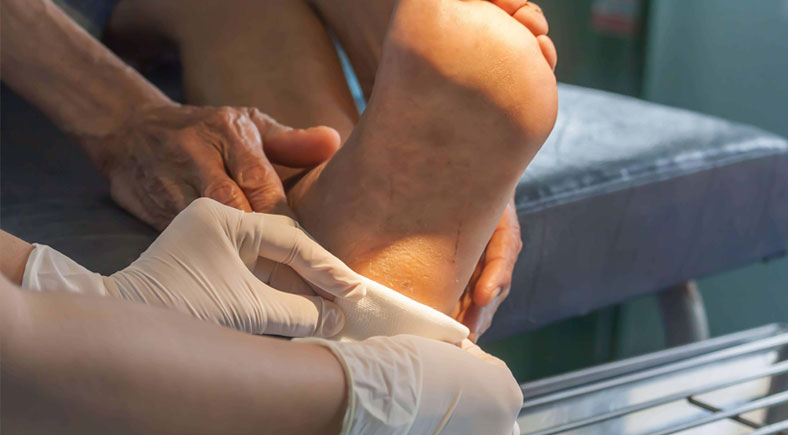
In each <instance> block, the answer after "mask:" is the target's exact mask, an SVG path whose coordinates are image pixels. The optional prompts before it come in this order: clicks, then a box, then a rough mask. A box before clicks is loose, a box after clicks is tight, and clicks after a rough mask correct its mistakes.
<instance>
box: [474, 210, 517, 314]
mask: <svg viewBox="0 0 788 435" xmlns="http://www.w3.org/2000/svg"><path fill="white" fill-rule="evenodd" d="M522 246H523V242H522V239H521V234H520V221H519V220H518V217H517V211H516V208H515V205H514V199H512V200H511V201H509V203H508V204H507V205H506V209H505V210H504V213H503V216H501V220H500V221H499V222H498V227H496V229H495V232H494V233H493V235H492V238H490V242H489V243H488V244H487V249H486V250H485V252H484V266H483V268H482V273H481V276H480V277H479V280H478V281H477V282H476V286H475V287H474V289H473V293H474V294H473V300H474V303H475V304H476V305H479V306H481V307H483V306H486V305H487V304H489V303H490V302H491V301H492V300H493V299H495V298H496V297H497V296H499V295H501V294H503V295H504V297H506V295H508V293H509V288H510V286H511V281H512V274H513V273H514V266H515V263H516V262H517V258H518V256H519V254H520V251H521V250H522Z"/></svg>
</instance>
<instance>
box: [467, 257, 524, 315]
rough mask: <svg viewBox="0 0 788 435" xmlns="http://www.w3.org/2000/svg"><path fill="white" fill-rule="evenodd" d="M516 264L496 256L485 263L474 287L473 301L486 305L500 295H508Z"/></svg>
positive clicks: (482, 305) (481, 305)
mask: <svg viewBox="0 0 788 435" xmlns="http://www.w3.org/2000/svg"><path fill="white" fill-rule="evenodd" d="M513 272H514V265H513V264H512V263H511V262H510V261H509V260H508V259H504V258H496V259H494V260H492V261H488V262H487V263H485V265H484V269H483V270H482V275H481V277H479V281H478V282H477V284H476V287H475V288H474V289H473V303H474V304H476V305H478V306H480V307H484V306H487V305H488V304H489V303H490V302H492V301H493V300H494V299H495V298H497V297H498V296H501V295H503V296H504V297H505V296H507V295H508V293H509V288H510V283H511V280H512V273H513Z"/></svg>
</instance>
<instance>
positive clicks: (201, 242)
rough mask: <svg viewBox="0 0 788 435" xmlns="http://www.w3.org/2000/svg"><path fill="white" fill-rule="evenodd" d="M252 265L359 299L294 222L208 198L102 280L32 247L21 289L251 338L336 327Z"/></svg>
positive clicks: (321, 308) (317, 301)
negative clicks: (79, 297) (92, 300)
mask: <svg viewBox="0 0 788 435" xmlns="http://www.w3.org/2000/svg"><path fill="white" fill-rule="evenodd" d="M258 260H260V262H264V261H265V262H267V264H268V265H269V266H270V264H274V265H275V266H277V265H286V266H289V267H290V268H292V269H293V270H295V271H296V272H297V273H298V274H299V275H300V277H301V278H303V280H304V281H306V282H307V283H309V285H311V286H312V287H313V288H314V289H315V290H316V291H318V292H319V291H324V292H326V293H327V294H328V295H329V297H330V295H334V296H338V297H342V298H346V299H352V300H358V299H360V298H362V297H363V296H364V294H365V288H364V286H363V284H362V282H361V280H360V279H359V278H358V276H357V275H356V273H355V272H353V271H352V270H351V269H350V268H348V267H347V266H346V265H345V264H344V263H342V262H341V261H340V260H339V259H337V258H336V257H334V256H333V255H331V254H330V253H329V252H328V251H326V250H325V249H323V248H322V247H321V246H320V245H319V244H317V243H316V242H315V241H313V240H312V239H310V238H309V236H307V234H306V233H304V232H303V231H302V230H301V229H300V228H299V227H298V224H297V223H296V222H295V221H294V220H292V219H290V218H288V217H286V216H279V215H268V214H259V213H245V212H242V211H240V210H236V209H234V208H231V207H227V206H225V205H222V204H220V203H219V202H216V201H214V200H211V199H207V198H201V199H197V200H195V201H194V202H192V203H191V205H189V206H188V207H187V208H186V209H185V210H183V211H182V212H181V213H180V214H179V215H178V216H176V217H175V219H174V220H173V221H172V223H171V224H170V225H169V226H168V227H167V229H165V230H164V232H163V233H162V234H161V235H160V236H159V237H158V238H157V239H156V241H154V242H153V244H152V245H151V246H150V247H149V248H148V249H147V250H146V251H145V252H143V253H142V255H140V257H139V258H138V259H137V260H136V261H134V263H132V264H131V265H130V266H129V267H127V268H125V269H123V270H121V271H120V272H117V273H114V274H112V275H111V276H108V277H105V276H101V275H99V274H97V273H93V272H90V271H88V270H87V269H85V268H84V267H82V266H80V265H78V264H77V263H75V262H74V261H73V260H71V259H69V258H68V257H66V256H65V255H63V254H60V253H59V252H57V251H55V250H54V249H52V248H49V247H47V246H42V245H37V246H36V247H35V249H34V250H33V252H32V253H31V255H30V258H29V259H28V262H27V266H26V268H25V274H24V278H23V281H22V286H23V287H24V288H29V289H33V290H42V289H43V290H54V291H57V290H65V291H79V292H82V293H93V294H99V295H108V296H112V297H116V298H120V299H126V300H130V301H138V302H143V303H145V304H148V305H156V306H163V307H168V308H174V309H177V310H179V311H182V312H185V313H188V314H190V315H192V316H194V317H197V318H200V319H204V320H209V321H213V322H217V323H220V324H222V325H225V326H229V327H232V328H235V329H238V330H241V331H244V332H248V333H253V334H272V335H283V336H289V337H306V336H319V337H330V336H332V335H334V334H336V333H337V332H338V331H339V330H340V329H341V328H342V326H343V324H344V315H343V314H342V311H341V310H340V309H339V307H338V306H336V305H335V304H334V303H332V302H329V301H327V300H325V299H324V298H322V297H320V296H317V295H315V294H312V295H303V294H300V295H299V294H293V293H287V292H282V291H279V290H277V289H275V288H272V287H271V286H269V285H268V284H266V283H264V282H263V281H261V280H260V279H258V278H257V277H255V275H254V274H253V273H252V270H254V268H255V265H257V263H258ZM269 269H270V267H269ZM274 269H276V267H274ZM282 270H290V269H288V268H282ZM269 272H270V271H269ZM268 275H269V277H270V276H271V273H269V274H268ZM280 275H282V274H280ZM285 275H286V274H285ZM286 276H289V275H286ZM296 279H299V281H300V278H297V277H296ZM279 281H282V279H281V278H280V279H279ZM291 284H292V285H288V286H290V287H298V286H299V285H301V286H303V282H300V284H299V283H291Z"/></svg>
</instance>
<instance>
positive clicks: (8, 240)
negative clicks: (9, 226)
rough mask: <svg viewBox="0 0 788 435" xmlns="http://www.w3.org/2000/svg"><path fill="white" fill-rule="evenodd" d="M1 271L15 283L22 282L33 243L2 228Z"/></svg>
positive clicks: (0, 237) (0, 244)
mask: <svg viewBox="0 0 788 435" xmlns="http://www.w3.org/2000/svg"><path fill="white" fill-rule="evenodd" d="M0 247H2V249H0V273H2V274H3V275H5V276H6V278H8V279H9V280H10V281H11V282H12V283H14V284H15V285H20V284H22V276H23V275H24V273H25V264H26V263H27V258H28V257H29V256H30V252H31V251H32V250H33V245H31V244H30V243H27V242H25V241H24V240H20V239H18V238H16V237H14V236H12V235H11V234H8V233H7V232H5V231H2V230H0Z"/></svg>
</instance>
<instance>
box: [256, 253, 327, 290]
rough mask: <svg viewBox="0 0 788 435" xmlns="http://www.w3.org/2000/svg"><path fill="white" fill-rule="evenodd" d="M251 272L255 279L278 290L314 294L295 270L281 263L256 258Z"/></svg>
mask: <svg viewBox="0 0 788 435" xmlns="http://www.w3.org/2000/svg"><path fill="white" fill-rule="evenodd" d="M252 273H254V276H255V277H257V279H259V280H260V281H262V282H264V283H266V284H268V285H270V286H271V287H273V288H275V289H277V290H279V291H283V292H287V293H293V294H297V295H309V296H314V295H315V292H314V290H312V287H311V286H310V285H309V284H307V282H306V281H304V279H303V278H301V276H299V275H298V273H296V271H295V270H293V269H292V268H291V267H290V266H286V265H284V264H282V263H277V262H276V261H273V260H269V259H267V258H258V260H257V264H255V265H254V270H252ZM328 296H330V295H328Z"/></svg>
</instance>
